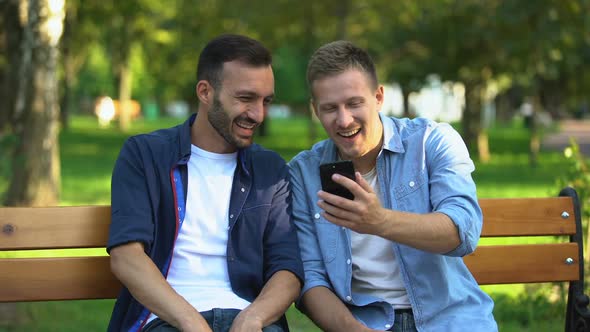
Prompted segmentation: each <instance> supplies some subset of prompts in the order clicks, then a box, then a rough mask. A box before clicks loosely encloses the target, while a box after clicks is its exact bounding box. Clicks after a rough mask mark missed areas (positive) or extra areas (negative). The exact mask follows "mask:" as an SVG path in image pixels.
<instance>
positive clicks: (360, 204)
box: [318, 172, 460, 253]
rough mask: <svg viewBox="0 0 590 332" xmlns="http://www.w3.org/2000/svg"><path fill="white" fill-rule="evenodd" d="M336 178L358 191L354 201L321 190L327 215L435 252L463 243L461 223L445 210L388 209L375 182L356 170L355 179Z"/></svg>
mask: <svg viewBox="0 0 590 332" xmlns="http://www.w3.org/2000/svg"><path fill="white" fill-rule="evenodd" d="M333 179H334V181H336V182H337V183H340V184H342V185H343V186H345V187H346V188H348V189H349V190H350V191H352V192H353V194H354V195H355V198H354V201H353V200H349V199H345V198H342V197H339V196H336V195H332V194H329V193H327V192H324V191H319V192H318V196H319V197H320V198H321V199H322V200H321V201H319V202H318V206H319V207H320V208H322V209H323V210H324V211H325V212H324V213H323V214H324V217H325V218H326V219H327V220H328V221H330V222H332V223H334V224H337V225H340V226H344V227H347V228H350V229H352V230H353V231H355V232H357V233H362V234H372V235H377V236H380V237H383V238H385V239H388V240H391V241H395V242H397V243H401V244H405V245H408V246H410V247H413V248H416V249H420V250H425V251H429V252H433V253H446V252H449V251H451V250H453V249H455V248H456V247H457V246H458V245H459V244H460V240H459V234H458V231H457V227H455V224H454V223H453V222H452V221H451V219H450V218H449V217H448V216H446V215H445V214H443V213H437V212H434V213H427V214H419V213H410V212H403V211H396V210H390V209H386V208H384V207H383V206H381V202H380V201H379V197H377V194H375V192H374V191H373V189H372V188H371V186H370V185H369V184H368V183H367V182H366V181H365V179H363V177H362V176H361V175H360V173H359V172H356V181H357V182H354V181H352V180H350V179H348V178H346V177H344V176H340V175H338V174H335V175H334V176H333Z"/></svg>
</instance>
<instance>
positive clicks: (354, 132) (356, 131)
mask: <svg viewBox="0 0 590 332" xmlns="http://www.w3.org/2000/svg"><path fill="white" fill-rule="evenodd" d="M359 131H361V129H360V128H359V129H355V130H351V131H345V132H340V133H339V134H340V136H344V137H350V136H352V135H354V134H356V133H358V132H359Z"/></svg>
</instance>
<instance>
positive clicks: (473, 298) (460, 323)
mask: <svg viewBox="0 0 590 332" xmlns="http://www.w3.org/2000/svg"><path fill="white" fill-rule="evenodd" d="M307 81H308V84H309V87H310V90H311V97H312V106H313V110H314V112H315V114H316V115H317V117H318V118H319V120H320V122H321V124H322V126H323V127H324V129H325V130H326V133H327V134H328V136H329V139H327V140H324V141H321V142H319V143H317V144H315V145H314V146H313V147H312V148H311V150H308V151H304V152H301V153H300V154H298V155H297V156H296V157H295V158H293V160H292V161H291V162H290V163H289V166H290V169H291V184H292V187H293V217H294V221H295V225H296V227H297V231H298V238H299V247H300V248H301V258H302V260H303V266H304V270H305V284H304V287H303V290H302V296H301V298H300V300H299V301H298V307H299V308H300V309H301V310H302V311H303V312H304V313H305V314H307V316H309V317H310V318H311V319H312V320H313V321H314V322H315V323H316V324H317V325H318V326H319V327H320V328H321V329H322V330H324V331H378V330H379V331H382V330H388V331H445V332H449V331H471V332H475V331H497V329H498V328H497V325H496V322H495V320H494V317H493V315H492V309H493V301H492V299H491V298H490V297H489V296H488V295H486V294H485V293H484V292H483V291H482V290H481V289H480V287H479V286H478V284H477V282H476V280H475V279H474V277H473V275H472V274H471V273H470V271H469V270H468V269H467V267H466V266H465V264H464V263H463V259H462V257H463V256H465V255H468V254H470V253H472V252H473V251H474V249H475V247H476V244H477V242H478V240H479V236H480V232H481V228H482V213H481V209H480V207H479V205H478V201H477V197H476V189H475V184H474V182H473V180H472V178H471V173H472V172H473V170H474V165H473V162H472V161H471V159H470V158H469V154H468V152H467V149H466V147H465V144H464V143H463V140H462V139H461V137H460V136H459V134H458V133H457V132H456V131H455V130H453V128H452V127H451V126H450V125H448V124H443V123H436V122H434V121H430V120H427V119H424V118H416V119H413V120H409V119H397V118H393V117H387V116H384V115H381V114H380V113H379V111H380V109H381V106H382V105H383V100H384V95H383V86H381V85H379V83H378V80H377V75H376V73H375V67H374V64H373V61H372V60H371V58H370V57H369V55H368V54H367V52H366V51H364V50H362V49H360V48H358V47H356V46H355V45H353V44H351V43H350V42H346V41H336V42H332V43H329V44H326V45H324V46H322V47H320V48H319V49H318V50H317V51H316V52H315V53H314V54H313V55H312V57H311V59H310V61H309V64H308V67H307ZM338 160H351V161H352V163H353V164H354V168H355V170H356V174H355V175H354V177H355V180H354V181H353V180H351V179H348V178H346V177H344V176H338V175H335V176H333V177H332V178H333V180H334V181H335V182H337V183H339V184H341V185H342V186H344V187H345V188H347V189H348V190H349V191H350V192H351V193H352V194H353V199H352V200H350V199H347V198H344V197H340V196H336V195H332V194H329V193H327V192H325V191H322V187H321V182H320V175H319V171H318V168H319V166H320V165H321V164H325V163H330V162H334V161H338Z"/></svg>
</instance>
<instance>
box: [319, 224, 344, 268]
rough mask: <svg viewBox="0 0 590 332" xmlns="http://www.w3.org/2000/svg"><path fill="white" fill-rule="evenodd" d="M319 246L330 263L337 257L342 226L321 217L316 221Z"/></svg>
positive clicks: (323, 256) (326, 260) (324, 257)
mask: <svg viewBox="0 0 590 332" xmlns="http://www.w3.org/2000/svg"><path fill="white" fill-rule="evenodd" d="M315 227H316V233H317V239H318V246H319V247H320V251H321V254H322V258H323V259H324V262H325V263H330V262H332V261H333V260H334V258H336V249H337V247H338V239H339V238H340V226H337V225H334V224H332V223H331V222H329V221H327V220H325V219H323V218H320V219H319V220H318V221H316V223H315Z"/></svg>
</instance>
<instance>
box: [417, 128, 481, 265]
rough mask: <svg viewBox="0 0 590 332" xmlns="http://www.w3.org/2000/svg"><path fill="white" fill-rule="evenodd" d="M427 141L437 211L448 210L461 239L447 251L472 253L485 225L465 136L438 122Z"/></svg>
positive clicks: (431, 195)
mask: <svg viewBox="0 0 590 332" xmlns="http://www.w3.org/2000/svg"><path fill="white" fill-rule="evenodd" d="M425 145H426V147H427V151H426V158H427V160H426V163H427V167H428V170H429V178H430V200H431V204H432V207H433V211H435V212H440V213H444V214H445V215H447V216H448V217H449V218H450V219H451V220H452V221H453V223H454V224H455V226H456V227H457V230H458V233H459V238H460V241H461V243H460V244H459V246H457V248H455V249H453V250H452V251H450V252H448V253H446V255H448V256H459V257H462V256H465V255H468V254H470V253H472V252H473V251H474V250H475V248H476V246H477V242H478V241H479V237H480V234H481V229H482V225H483V217H482V212H481V208H480V206H479V203H478V200H477V192H476V187H475V183H474V181H473V178H472V177H471V173H472V172H473V171H474V170H475V166H474V164H473V161H472V160H471V159H470V157H469V152H468V150H467V147H466V146H465V143H464V142H463V139H462V138H461V136H460V135H459V133H457V132H456V131H455V130H454V129H453V128H452V127H451V126H450V125H448V124H439V125H437V126H436V127H435V128H434V129H433V130H432V132H431V133H430V135H428V137H427V142H426V144H425Z"/></svg>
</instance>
